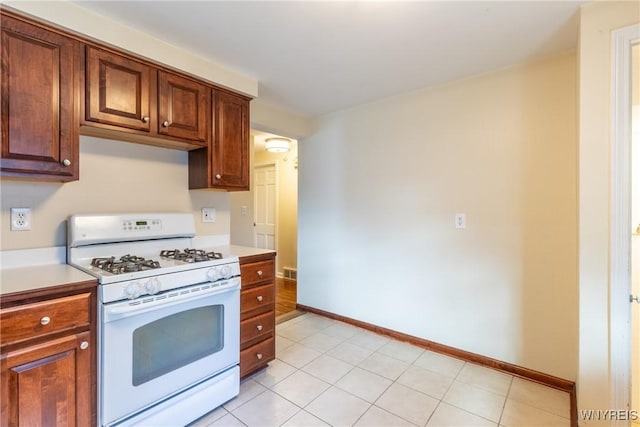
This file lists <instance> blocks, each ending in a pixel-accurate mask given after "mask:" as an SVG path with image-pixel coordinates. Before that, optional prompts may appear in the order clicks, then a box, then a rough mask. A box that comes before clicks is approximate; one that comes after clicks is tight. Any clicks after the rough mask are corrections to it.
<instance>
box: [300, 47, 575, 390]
mask: <svg viewBox="0 0 640 427" xmlns="http://www.w3.org/2000/svg"><path fill="white" fill-rule="evenodd" d="M316 126H317V132H316V133H315V134H314V135H312V136H311V137H309V138H307V139H305V140H304V141H303V142H302V143H301V144H300V147H299V150H300V165H301V167H300V171H299V173H300V180H299V248H298V250H299V253H298V302H299V303H301V304H304V305H309V306H313V307H317V308H319V309H322V310H327V311H330V312H334V313H338V314H341V315H345V316H348V317H352V318H355V319H359V320H362V321H365V322H369V323H373V324H376V325H380V326H383V327H387V328H390V329H393V330H397V331H401V332H404V333H407V334H410V335H414V336H418V337H421V338H426V339H429V340H433V341H436V342H439V343H442V344H446V345H450V346H453V347H457V348H460V349H463V350H467V351H470V352H474V353H478V354H482V355H485V356H488V357H493V358H496V359H499V360H503V361H506V362H510V363H514V364H516V365H520V366H524V367H527V368H531V369H535V370H539V371H542V372H545V373H548V374H551V375H556V376H559V377H562V378H566V379H569V380H575V379H576V371H577V344H578V342H577V333H578V318H577V313H578V307H577V277H576V271H577V260H576V246H577V240H576V229H577V228H576V218H577V210H576V205H577V194H576V184H577V183H576V175H577V173H576V160H577V159H576V134H575V132H576V57H575V53H574V52H569V53H565V54H563V55H560V56H557V57H554V58H549V59H546V60H543V61H539V62H535V63H531V64H526V65H522V66H517V67H513V68H509V69H505V70H501V71H498V72H494V73H489V74H485V75H481V76H477V77H474V78H470V79H466V80H461V81H456V82H453V83H451V84H447V85H444V86H440V87H434V88H428V89H425V90H421V91H417V92H413V93H408V94H404V95H400V96H397V97H393V98H390V99H386V100H381V101H379V102H375V103H372V104H368V105H363V106H359V107H356V108H353V109H350V110H346V111H342V112H337V113H334V114H330V115H327V116H325V117H323V118H321V119H320V120H319V121H318V122H317V123H316ZM457 212H463V213H466V215H467V229H466V230H456V229H455V228H454V215H455V213H457Z"/></svg>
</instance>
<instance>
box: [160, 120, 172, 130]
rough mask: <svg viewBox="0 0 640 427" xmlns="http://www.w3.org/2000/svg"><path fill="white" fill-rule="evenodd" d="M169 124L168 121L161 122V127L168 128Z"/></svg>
mask: <svg viewBox="0 0 640 427" xmlns="http://www.w3.org/2000/svg"><path fill="white" fill-rule="evenodd" d="M170 124H171V123H169V120H165V121H164V122H162V127H165V128H168V127H169V125H170Z"/></svg>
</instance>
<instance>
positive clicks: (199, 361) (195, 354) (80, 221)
mask: <svg viewBox="0 0 640 427" xmlns="http://www.w3.org/2000/svg"><path fill="white" fill-rule="evenodd" d="M68 234H69V238H68V248H67V249H68V254H67V256H68V258H67V259H68V263H69V264H70V265H72V266H74V267H76V268H79V269H81V270H83V271H85V272H87V273H89V274H91V275H93V276H95V277H97V278H98V282H99V286H98V300H99V307H98V319H99V322H98V323H99V325H98V346H99V350H98V363H99V369H98V414H99V420H98V423H99V425H101V426H134V425H145V426H150V425H152V426H177V425H185V424H187V423H189V422H191V421H193V420H195V419H197V418H199V417H200V416H202V415H204V414H205V413H207V412H209V411H211V410H212V409H214V408H215V407H216V406H219V405H221V404H223V403H224V402H226V401H227V400H229V399H231V398H233V397H234V396H236V395H238V392H239V384H240V379H239V378H240V374H239V368H238V363H239V354H240V265H239V262H238V258H237V257H224V256H223V255H222V254H220V253H215V252H210V251H207V250H202V249H196V248H193V244H192V238H193V237H194V235H195V225H194V220H193V216H192V215H191V214H181V213H158V214H126V215H73V216H71V217H70V218H69V221H68Z"/></svg>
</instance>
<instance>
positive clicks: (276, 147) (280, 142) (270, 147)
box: [265, 138, 291, 153]
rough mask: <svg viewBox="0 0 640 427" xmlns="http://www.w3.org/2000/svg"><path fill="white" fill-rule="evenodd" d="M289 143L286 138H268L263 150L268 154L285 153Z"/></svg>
mask: <svg viewBox="0 0 640 427" xmlns="http://www.w3.org/2000/svg"><path fill="white" fill-rule="evenodd" d="M290 144H291V141H290V140H288V139H287V138H269V139H267V140H266V145H265V149H266V150H267V151H268V152H270V153H286V152H288V151H289V149H290Z"/></svg>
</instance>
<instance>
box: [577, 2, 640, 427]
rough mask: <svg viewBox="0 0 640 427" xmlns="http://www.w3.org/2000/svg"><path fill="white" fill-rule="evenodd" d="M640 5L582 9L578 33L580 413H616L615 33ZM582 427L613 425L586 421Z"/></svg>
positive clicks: (598, 5) (629, 21)
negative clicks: (612, 302) (612, 311)
mask: <svg viewBox="0 0 640 427" xmlns="http://www.w3.org/2000/svg"><path fill="white" fill-rule="evenodd" d="M639 17H640V3H638V2H624V1H610V2H606V1H605V2H594V3H589V4H586V5H584V6H582V9H581V16H580V34H579V49H578V58H579V69H580V76H579V81H578V85H579V98H578V102H579V165H580V166H579V178H578V179H579V187H580V189H579V214H580V215H579V224H578V225H579V246H578V251H579V254H578V256H579V260H580V262H579V283H580V286H579V288H580V293H579V295H580V313H579V316H580V359H579V363H580V368H579V376H578V382H577V394H578V411H579V412H578V413H580V410H583V409H584V410H589V409H595V410H597V409H602V410H606V409H624V408H614V407H613V403H612V392H611V390H610V369H611V363H613V361H612V360H610V357H609V348H610V331H609V260H610V253H609V243H610V242H609V230H610V217H609V209H610V207H609V203H610V176H611V170H610V116H611V31H613V30H615V29H618V28H621V27H625V26H627V25H631V24H634V23H637V22H638V21H639ZM581 425H584V426H592V425H594V426H595V425H603V426H604V425H609V423H608V422H600V423H599V422H595V421H593V422H584V423H581Z"/></svg>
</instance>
